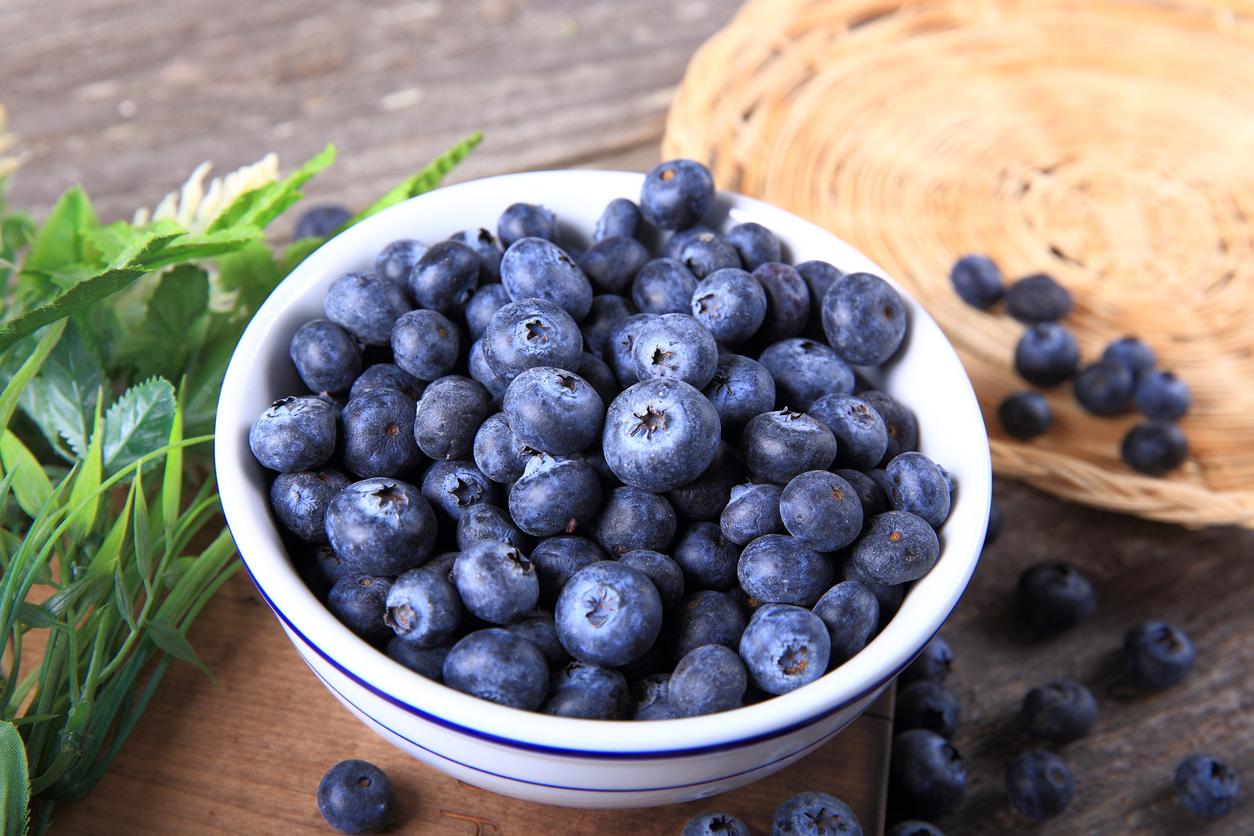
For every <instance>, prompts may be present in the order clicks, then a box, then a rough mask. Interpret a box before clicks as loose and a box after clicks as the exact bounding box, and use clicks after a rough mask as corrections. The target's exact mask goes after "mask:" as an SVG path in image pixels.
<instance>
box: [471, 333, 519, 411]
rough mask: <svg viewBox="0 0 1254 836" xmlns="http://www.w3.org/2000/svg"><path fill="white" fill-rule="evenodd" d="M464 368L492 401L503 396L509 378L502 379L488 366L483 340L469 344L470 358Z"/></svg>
mask: <svg viewBox="0 0 1254 836" xmlns="http://www.w3.org/2000/svg"><path fill="white" fill-rule="evenodd" d="M466 366H467V369H466V370H467V371H468V372H470V377H471V379H472V380H475V381H478V383H479V385H480V386H482V387H483V388H484V389H486V390H487V392H488V395H490V396H491V397H492V398H493V399H499V398H500V397H501V395H504V394H505V390H506V388H508V387H509V381H510V378H508V377H502V376H501V375H499V374H497V373H496V371H495V370H494V369H493V368H492V367H491V366H489V365H488V360H487V357H485V356H484V353H483V340H481V339H479V340H475V341H474V342H473V343H471V344H470V356H469V357H468V358H467V362H466Z"/></svg>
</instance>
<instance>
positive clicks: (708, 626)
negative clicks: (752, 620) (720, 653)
mask: <svg viewBox="0 0 1254 836" xmlns="http://www.w3.org/2000/svg"><path fill="white" fill-rule="evenodd" d="M745 624H746V621H745V612H744V610H742V609H741V608H740V605H739V604H737V603H736V602H735V601H733V600H732V599H731V598H730V597H729V596H728V595H726V594H724V593H722V592H718V591H716V590H713V589H703V590H701V591H700V592H697V593H694V594H692V595H689V596H688V597H687V598H686V599H685V600H684V602H683V604H681V605H680V606H679V608H678V609H676V610H675V612H674V614H673V615H672V621H671V622H670V623H669V624H668V625H667V628H666V630H667V646H668V648H669V650H670V654H671V657H672V658H674V659H682V658H683V657H684V656H686V655H687V654H688V653H690V652H691V651H692V650H693V649H694V648H697V647H701V646H702V645H707V644H721V645H723V646H724V647H730V648H731V649H732V650H735V649H736V648H738V647H739V646H740V637H741V635H743V634H744V632H745Z"/></svg>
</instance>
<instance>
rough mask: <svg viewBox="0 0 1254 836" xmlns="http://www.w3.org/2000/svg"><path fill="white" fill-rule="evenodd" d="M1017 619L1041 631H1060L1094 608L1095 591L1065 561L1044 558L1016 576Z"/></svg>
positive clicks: (1083, 618)
mask: <svg viewBox="0 0 1254 836" xmlns="http://www.w3.org/2000/svg"><path fill="white" fill-rule="evenodd" d="M1016 599H1017V601H1018V609H1019V618H1020V619H1021V620H1022V621H1023V622H1024V623H1025V624H1027V625H1028V626H1029V627H1031V628H1032V629H1034V630H1039V631H1040V632H1042V633H1061V632H1062V631H1063V630H1069V629H1071V628H1072V627H1074V626H1076V625H1077V624H1079V623H1080V622H1081V621H1084V620H1086V619H1088V618H1090V617H1091V616H1092V615H1093V613H1094V612H1096V611H1097V593H1096V592H1094V590H1093V585H1092V584H1091V583H1089V579H1088V578H1086V577H1085V576H1084V574H1083V573H1082V572H1081V571H1080V570H1079V569H1077V568H1076V567H1074V566H1072V565H1070V564H1068V563H1060V562H1055V561H1048V562H1045V563H1038V564H1036V565H1035V566H1031V567H1029V568H1028V569H1027V570H1026V571H1024V573H1023V574H1022V575H1020V576H1019V585H1018V587H1017V590H1016Z"/></svg>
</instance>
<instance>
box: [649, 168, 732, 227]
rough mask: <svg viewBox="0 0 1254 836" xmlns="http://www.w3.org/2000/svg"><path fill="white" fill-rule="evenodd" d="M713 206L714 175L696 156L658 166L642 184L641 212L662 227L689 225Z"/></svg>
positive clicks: (692, 224) (697, 220)
mask: <svg viewBox="0 0 1254 836" xmlns="http://www.w3.org/2000/svg"><path fill="white" fill-rule="evenodd" d="M713 206H714V178H713V177H712V176H710V170H709V169H708V168H706V167H705V166H703V165H702V164H701V163H698V162H694V161H693V160H671V161H669V162H664V163H662V164H661V165H659V166H656V167H655V168H654V169H653V170H652V171H650V172H649V173H648V175H647V176H646V177H645V178H644V185H642V186H641V187H640V214H642V215H643V216H644V218H645V220H647V221H648V222H649V223H651V224H653V225H654V226H656V227H658V228H659V229H687V228H688V227H690V226H695V225H696V224H698V223H700V222H701V219H702V218H704V217H705V216H706V214H707V213H708V212H709V211H710V209H711V208H712V207H713Z"/></svg>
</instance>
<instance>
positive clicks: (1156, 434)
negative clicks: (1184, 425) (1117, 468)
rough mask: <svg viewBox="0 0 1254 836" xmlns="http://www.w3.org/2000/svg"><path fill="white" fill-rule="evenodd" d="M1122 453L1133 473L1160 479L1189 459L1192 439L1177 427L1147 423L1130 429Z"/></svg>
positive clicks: (1122, 445) (1160, 423)
mask: <svg viewBox="0 0 1254 836" xmlns="http://www.w3.org/2000/svg"><path fill="white" fill-rule="evenodd" d="M1119 454H1120V456H1122V457H1123V460H1124V462H1126V463H1127V465H1128V467H1130V468H1132V469H1133V470H1138V471H1140V472H1141V473H1145V474H1148V475H1150V476H1161V475H1163V474H1164V473H1169V472H1170V471H1172V470H1175V469H1176V468H1177V467H1179V466H1180V465H1182V464H1184V460H1185V459H1187V458H1188V457H1189V440H1188V439H1187V438H1186V437H1185V435H1184V431H1183V430H1181V429H1180V428H1179V427H1177V426H1176V425H1175V424H1170V423H1167V422H1164V421H1145V422H1143V423H1140V424H1137V425H1136V426H1135V427H1133V428H1132V429H1130V430H1128V434H1127V435H1125V436H1124V437H1123V441H1122V442H1121V443H1120V447H1119Z"/></svg>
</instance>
